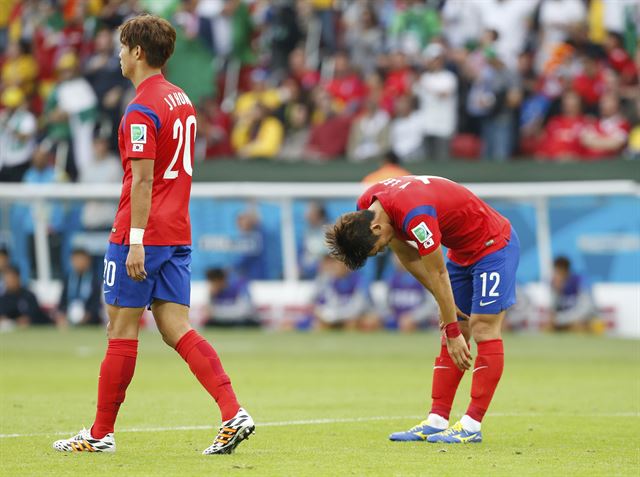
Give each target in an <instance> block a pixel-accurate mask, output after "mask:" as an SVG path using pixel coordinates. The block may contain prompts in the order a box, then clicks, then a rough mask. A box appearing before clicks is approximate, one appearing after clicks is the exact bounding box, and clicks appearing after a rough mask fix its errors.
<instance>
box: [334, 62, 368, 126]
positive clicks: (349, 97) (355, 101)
mask: <svg viewBox="0 0 640 477" xmlns="http://www.w3.org/2000/svg"><path fill="white" fill-rule="evenodd" d="M325 89H326V91H327V92H328V93H329V94H330V95H331V97H332V98H333V99H334V100H335V101H336V105H337V106H338V111H346V112H347V113H348V114H353V113H354V112H356V111H357V110H358V108H359V106H360V103H361V102H362V100H363V98H364V97H365V95H366V94H367V88H366V86H365V84H364V82H363V81H362V79H361V78H360V75H359V74H358V73H357V72H356V71H355V70H354V69H353V65H352V64H351V59H350V58H349V55H348V54H347V53H346V52H345V51H340V52H338V53H336V54H335V55H334V57H333V78H332V79H331V80H330V81H329V82H328V83H327V84H326V86H325Z"/></svg>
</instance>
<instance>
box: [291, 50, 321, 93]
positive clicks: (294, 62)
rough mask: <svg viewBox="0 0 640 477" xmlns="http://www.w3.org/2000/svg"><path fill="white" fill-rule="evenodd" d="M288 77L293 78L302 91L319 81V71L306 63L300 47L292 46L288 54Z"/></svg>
mask: <svg viewBox="0 0 640 477" xmlns="http://www.w3.org/2000/svg"><path fill="white" fill-rule="evenodd" d="M289 78H291V79H293V80H294V81H295V82H296V83H298V85H299V86H300V88H302V91H304V92H305V93H308V92H309V91H311V90H312V89H313V88H315V87H316V86H317V85H318V83H319V82H320V73H319V72H318V71H316V70H314V69H313V68H310V67H309V66H308V65H307V59H306V58H305V56H304V49H303V48H302V47H300V46H299V47H297V48H294V49H293V51H291V53H290V54H289Z"/></svg>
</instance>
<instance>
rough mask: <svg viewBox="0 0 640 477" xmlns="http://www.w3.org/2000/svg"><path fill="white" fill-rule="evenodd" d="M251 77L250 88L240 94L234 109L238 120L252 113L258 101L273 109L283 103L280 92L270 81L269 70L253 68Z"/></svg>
mask: <svg viewBox="0 0 640 477" xmlns="http://www.w3.org/2000/svg"><path fill="white" fill-rule="evenodd" d="M250 79H251V83H250V88H249V90H248V91H246V92H244V93H242V94H241V95H240V96H238V100H237V101H236V106H235V108H234V110H233V113H234V115H235V117H236V118H237V119H238V120H243V119H245V117H246V116H247V115H251V112H252V110H253V108H254V106H255V105H256V104H258V103H261V104H263V105H265V106H266V107H267V108H269V109H270V110H272V111H273V110H275V109H276V108H278V107H279V106H280V104H281V103H282V99H281V97H280V92H279V91H278V90H277V89H276V88H272V87H271V86H270V85H269V83H268V79H269V72H268V71H267V70H264V69H260V68H259V69H255V70H253V71H252V72H251V76H250Z"/></svg>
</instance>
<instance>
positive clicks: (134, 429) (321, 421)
mask: <svg viewBox="0 0 640 477" xmlns="http://www.w3.org/2000/svg"><path fill="white" fill-rule="evenodd" d="M487 416H488V417H585V418H593V417H635V418H638V417H640V412H608V413H552V412H551V413H549V412H547V413H545V412H493V413H488V414H487ZM422 418H424V416H416V415H414V416H372V417H346V418H326V419H303V420H298V421H275V422H258V423H256V427H258V428H262V427H279V426H308V425H317V424H340V423H353V422H371V421H395V420H398V419H422ZM213 429H216V428H215V427H214V426H172V427H132V428H130V429H119V430H118V432H119V433H120V432H168V431H206V430H213ZM63 435H66V436H71V435H74V432H72V431H54V432H34V433H28V434H0V439H8V438H14V437H36V436H63Z"/></svg>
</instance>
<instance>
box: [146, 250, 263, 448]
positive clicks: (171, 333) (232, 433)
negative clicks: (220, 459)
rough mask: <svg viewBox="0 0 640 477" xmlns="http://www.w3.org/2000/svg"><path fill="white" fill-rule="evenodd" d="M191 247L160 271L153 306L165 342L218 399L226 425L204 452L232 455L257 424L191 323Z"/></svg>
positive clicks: (171, 259) (180, 252)
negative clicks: (241, 403)
mask: <svg viewBox="0 0 640 477" xmlns="http://www.w3.org/2000/svg"><path fill="white" fill-rule="evenodd" d="M190 265H191V248H190V247H174V251H173V253H172V255H171V257H170V259H169V260H167V261H166V262H165V263H164V264H163V265H162V267H161V268H160V270H159V273H158V278H157V281H156V286H155V288H154V290H153V298H154V301H153V303H152V305H151V310H152V312H153V316H154V318H155V320H156V323H157V325H158V329H159V330H160V333H161V334H162V337H163V339H164V341H165V342H166V343H167V344H168V345H169V346H171V347H173V348H174V349H175V350H176V351H177V352H178V354H180V356H181V357H182V359H184V360H185V361H186V363H187V364H188V365H189V368H190V369H191V372H192V373H193V374H194V375H195V376H196V378H197V379H198V381H200V384H202V386H203V387H204V388H205V389H206V390H207V392H208V393H209V394H210V395H211V396H212V397H213V398H214V399H215V401H216V403H217V404H218V407H219V409H220V414H221V415H222V421H223V422H222V426H221V427H220V431H219V432H218V435H217V437H216V439H215V441H214V443H213V444H212V445H211V446H210V447H209V448H207V449H205V451H204V452H203V453H204V454H229V453H231V452H233V450H234V449H235V447H236V446H237V445H238V444H239V443H240V442H242V441H243V440H244V439H246V438H248V437H249V435H251V433H252V432H253V431H254V429H255V425H254V423H253V419H251V416H250V415H249V414H248V413H247V412H246V411H245V410H244V409H243V408H241V407H240V404H238V400H237V399H236V395H235V393H234V391H233V388H232V387H231V380H230V379H229V376H228V375H227V374H226V373H225V371H224V368H223V367H222V363H221V362H220V358H219V357H218V354H217V353H216V351H215V349H214V348H213V347H212V346H211V344H209V342H207V340H206V339H204V338H203V337H202V336H201V335H200V334H199V333H198V332H197V331H196V330H194V329H192V328H191V326H190V325H189V300H190V294H191V273H190V270H191V268H190Z"/></svg>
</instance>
